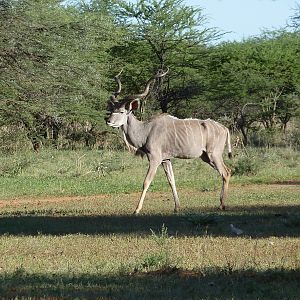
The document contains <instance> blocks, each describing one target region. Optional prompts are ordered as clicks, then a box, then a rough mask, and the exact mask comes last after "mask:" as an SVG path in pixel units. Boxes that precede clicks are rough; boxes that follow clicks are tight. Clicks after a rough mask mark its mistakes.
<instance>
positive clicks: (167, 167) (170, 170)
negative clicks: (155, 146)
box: [161, 160, 180, 212]
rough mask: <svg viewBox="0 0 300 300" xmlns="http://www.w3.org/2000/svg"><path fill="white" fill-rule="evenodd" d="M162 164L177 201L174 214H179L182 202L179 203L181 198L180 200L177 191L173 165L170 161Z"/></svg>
mask: <svg viewBox="0 0 300 300" xmlns="http://www.w3.org/2000/svg"><path fill="white" fill-rule="evenodd" d="M161 164H162V166H163V168H164V170H165V173H166V176H167V179H168V182H169V184H170V186H171V188H172V192H173V197H174V201H175V208H174V212H178V211H179V209H180V202H179V198H178V194H177V190H176V185H175V177H174V173H173V168H172V163H171V161H170V160H164V161H163V162H162V163H161Z"/></svg>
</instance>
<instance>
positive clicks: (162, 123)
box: [107, 71, 231, 214]
mask: <svg viewBox="0 0 300 300" xmlns="http://www.w3.org/2000/svg"><path fill="white" fill-rule="evenodd" d="M167 72H168V71H167ZM167 72H164V73H161V72H158V73H157V74H156V75H155V76H153V77H151V78H150V79H149V80H148V82H147V84H146V87H145V89H144V91H143V92H142V93H141V94H135V95H130V96H128V97H126V98H124V99H123V100H121V101H118V100H117V97H118V96H119V94H120V92H121V81H120V78H119V76H120V73H119V74H118V75H117V76H115V81H116V83H117V84H118V89H117V90H116V91H115V92H114V93H113V95H112V96H111V99H110V101H108V110H109V113H110V115H109V117H108V118H107V125H109V126H111V127H116V128H121V131H122V133H123V138H124V140H125V143H126V144H127V145H128V146H129V147H130V148H131V149H134V150H135V151H137V152H139V153H143V154H144V155H146V156H147V158H148V161H149V168H148V172H147V175H146V177H145V180H144V184H143V191H142V194H141V197H140V199H139V202H138V205H137V207H136V209H135V211H134V213H135V214H138V213H139V212H140V211H141V209H142V206H143V202H144V199H145V195H146V192H147V190H148V188H149V186H150V184H151V182H152V180H153V178H154V176H155V174H156V171H157V168H158V167H159V166H160V165H162V167H163V169H164V171H165V174H166V176H167V179H168V182H169V184H170V186H171V188H172V192H173V196H174V201H175V209H174V211H175V212H178V211H179V208H180V203H179V198H178V194H177V190H176V185H175V178H174V173H173V168H172V163H171V160H170V159H171V158H182V159H183V158H184V159H189V158H201V159H202V160H203V161H205V162H206V163H208V164H209V165H210V166H212V167H213V168H214V169H215V170H217V171H218V172H219V174H220V175H221V177H222V189H221V194H220V208H221V209H223V210H224V209H225V199H226V196H227V190H228V184H229V179H230V175H231V173H230V169H229V168H228V167H227V166H226V165H225V164H224V161H223V157H222V155H223V152H224V148H225V145H226V143H227V146H228V155H229V157H230V156H231V144H230V134H229V130H228V128H226V127H225V126H223V125H222V124H220V123H218V122H216V121H213V120H211V119H207V120H199V119H178V118H175V117H173V116H170V115H168V114H162V115H160V116H156V117H154V118H152V119H151V120H149V121H147V122H142V121H139V120H138V119H137V118H136V117H135V116H134V114H133V112H134V111H135V110H137V109H138V107H139V101H140V100H141V99H143V98H144V97H146V96H147V94H148V93H149V89H150V85H151V83H152V82H153V81H154V80H156V79H157V78H161V77H163V76H165V75H166V74H167Z"/></svg>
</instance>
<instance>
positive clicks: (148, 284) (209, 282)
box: [0, 269, 300, 300]
mask: <svg viewBox="0 0 300 300" xmlns="http://www.w3.org/2000/svg"><path fill="white" fill-rule="evenodd" d="M299 281H300V270H288V271H287V270H286V271H285V270H268V271H261V272H259V271H254V270H253V271H252V270H247V271H234V272H232V273H225V272H220V270H214V269H211V270H209V269H208V270H205V272H200V271H188V270H182V269H172V270H169V271H168V272H166V271H165V272H164V271H160V272H156V273H141V274H130V275H121V274H120V275H101V274H77V275H74V274H67V273H66V274H30V273H27V272H26V271H25V270H24V269H18V270H16V271H15V272H13V273H5V274H3V275H0V295H1V296H2V297H5V299H6V298H9V299H16V298H23V297H24V298H27V297H28V298H29V297H32V298H34V299H40V298H42V299H48V298H51V299H74V298H77V299H124V300H126V299H145V300H146V299H200V298H201V299H213V298H214V299H215V298H217V299H271V298H272V299H297V298H298V296H299V292H300V287H299V284H298V283H299ZM283 286H284V288H282V287H283Z"/></svg>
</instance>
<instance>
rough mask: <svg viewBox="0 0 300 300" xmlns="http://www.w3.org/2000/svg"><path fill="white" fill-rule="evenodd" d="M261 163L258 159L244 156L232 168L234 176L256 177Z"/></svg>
mask: <svg viewBox="0 0 300 300" xmlns="http://www.w3.org/2000/svg"><path fill="white" fill-rule="evenodd" d="M258 169H259V163H258V160H257V158H256V157H250V156H242V157H240V158H238V160H237V161H236V162H235V163H234V164H233V166H232V174H233V175H239V176H241V175H247V176H249V175H256V174H257V172H258Z"/></svg>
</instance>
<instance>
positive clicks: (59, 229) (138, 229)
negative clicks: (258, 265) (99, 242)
mask: <svg viewBox="0 0 300 300" xmlns="http://www.w3.org/2000/svg"><path fill="white" fill-rule="evenodd" d="M230 224H234V225H235V226H237V227H239V228H241V229H242V230H243V234H244V235H245V236H251V237H258V238H260V237H261V238H263V237H269V236H277V237H299V236H300V206H299V205H295V206H275V207H273V206H251V207H244V206H243V207H241V206H235V207H231V208H230V210H228V211H225V212H221V211H220V212H216V211H214V212H212V211H211V210H208V209H206V210H205V209H201V210H200V209H199V211H188V210H186V211H184V212H182V213H180V214H172V213H170V214H144V215H143V214H142V215H139V216H132V215H94V216H65V215H63V214H62V215H60V214H59V213H58V214H55V215H38V214H29V215H26V214H22V215H9V216H8V215H2V216H1V215H0V234H2V235H3V234H10V235H38V234H46V235H66V234H77V233H81V234H91V235H97V234H102V235H103V234H139V235H150V234H151V231H150V229H152V230H154V231H158V230H160V229H161V228H162V225H164V226H166V227H167V228H168V233H169V234H170V235H177V236H201V235H211V236H233V235H234V234H233V233H232V232H231V231H230Z"/></svg>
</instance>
